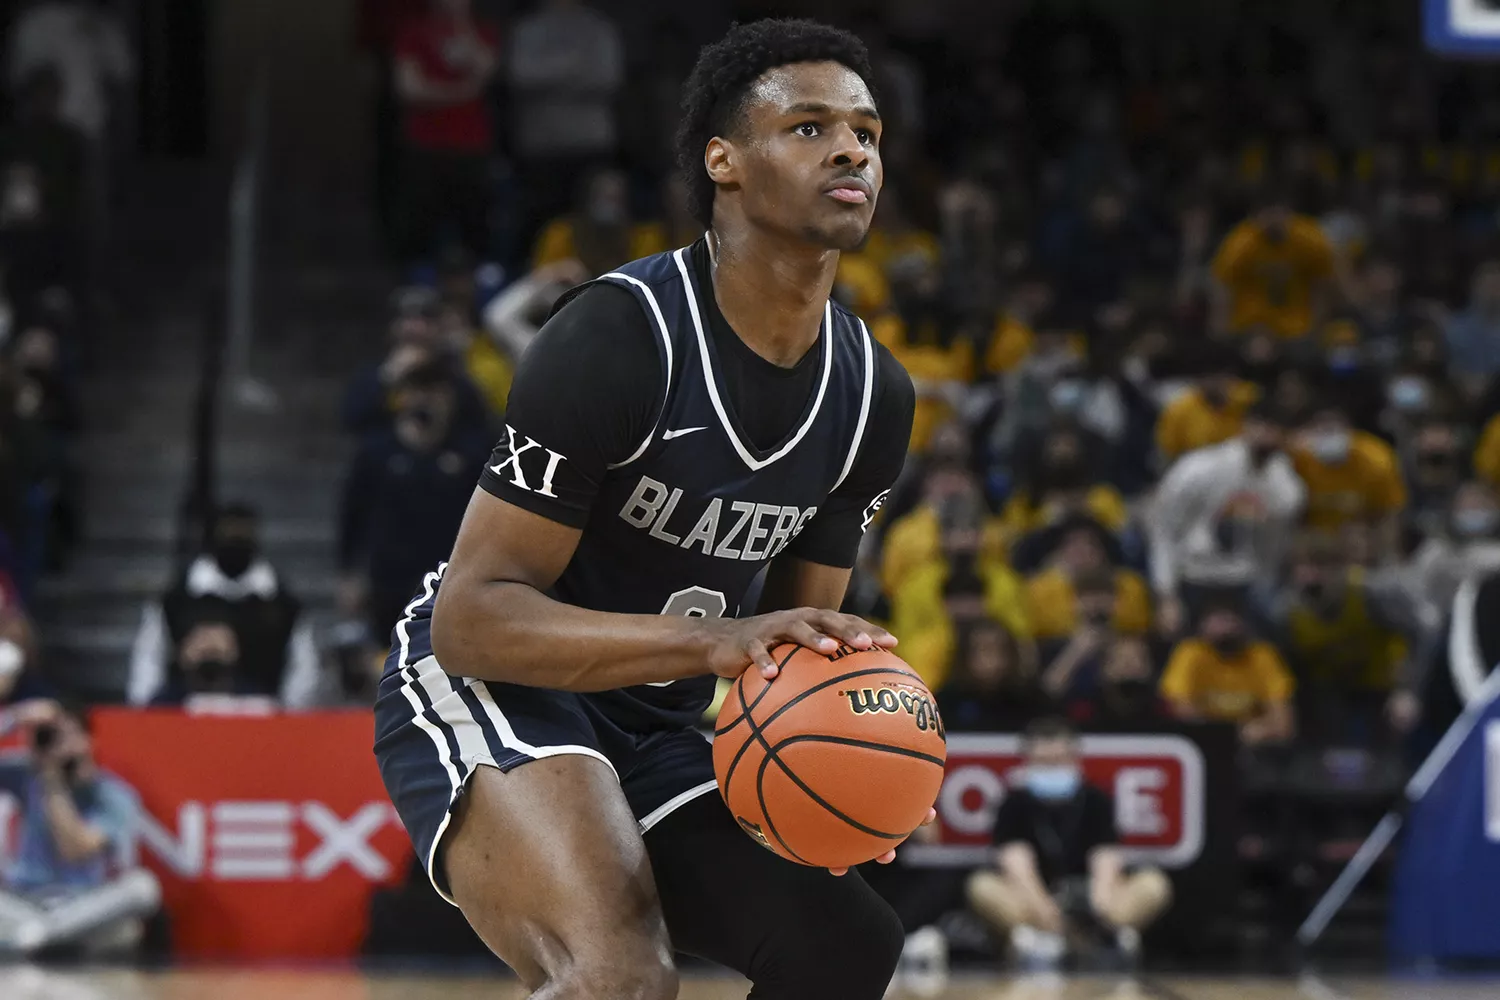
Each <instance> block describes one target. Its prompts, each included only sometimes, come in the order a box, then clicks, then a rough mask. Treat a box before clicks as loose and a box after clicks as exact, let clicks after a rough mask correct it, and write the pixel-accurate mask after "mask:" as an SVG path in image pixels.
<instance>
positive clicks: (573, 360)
mask: <svg viewBox="0 0 1500 1000" xmlns="http://www.w3.org/2000/svg"><path fill="white" fill-rule="evenodd" d="M656 339H657V338H656V333H655V330H654V329H653V324H652V321H651V320H650V319H649V318H647V316H646V311H645V309H644V307H643V304H642V303H641V302H640V301H639V300H638V299H637V298H636V296H635V294H634V293H633V292H631V291H630V289H629V288H626V287H625V286H624V285H621V284H617V283H615V282H613V281H594V282H591V283H590V284H587V285H583V286H581V287H579V288H576V289H574V290H572V291H570V292H568V293H567V294H566V295H564V296H563V298H562V299H561V300H560V302H559V304H558V306H557V307H556V308H555V309H554V310H553V313H552V315H551V316H550V317H548V319H547V322H546V323H544V324H542V329H541V332H540V333H539V334H538V336H537V340H536V342H535V343H533V344H532V346H531V348H529V349H528V350H527V352H526V354H525V356H524V357H523V358H522V361H521V363H522V365H525V364H526V363H527V362H528V361H529V360H530V359H531V358H532V356H533V354H535V353H537V349H538V348H542V349H543V350H544V351H545V352H547V353H553V352H558V353H563V352H566V353H567V354H568V355H569V357H568V358H567V360H568V362H569V363H570V364H577V362H578V360H579V358H580V357H587V358H588V359H589V360H590V362H591V367H595V366H598V365H599V364H600V363H607V362H608V361H610V360H613V359H614V358H616V357H617V356H618V355H621V354H625V355H635V354H640V355H645V354H648V353H649V355H650V357H651V358H652V359H653V363H654V359H655V358H656ZM573 352H578V353H573Z"/></svg>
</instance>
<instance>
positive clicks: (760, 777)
mask: <svg viewBox="0 0 1500 1000" xmlns="http://www.w3.org/2000/svg"><path fill="white" fill-rule="evenodd" d="M762 742H764V741H762ZM772 759H773V758H772V757H771V755H770V754H766V756H765V757H763V758H761V762H760V771H759V772H757V773H756V775H755V796H756V798H758V799H759V800H760V815H761V818H762V819H764V820H765V821H766V829H768V830H770V831H771V836H773V837H775V838H776V842H777V843H778V844H780V845H781V847H782V849H783V850H785V851H786V852H787V853H788V854H790V855H791V856H792V857H793V858H794V859H795V860H797V861H800V862H801V863H802V864H804V865H812V862H811V861H808V860H807V859H806V858H804V857H803V856H802V855H800V854H798V853H797V852H796V851H794V850H792V845H791V844H788V843H787V842H786V839H785V838H784V837H782V835H781V832H780V831H779V830H777V829H776V821H775V820H774V819H772V818H771V810H770V809H769V808H767V807H766V768H768V767H770V766H771V761H772ZM776 763H777V764H778V765H781V769H782V770H783V771H784V770H786V766H785V765H782V764H781V761H777V762H776ZM792 780H793V781H796V780H797V779H796V778H795V777H794V778H793V779H792Z"/></svg>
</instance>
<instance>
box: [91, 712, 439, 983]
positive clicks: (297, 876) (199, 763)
mask: <svg viewBox="0 0 1500 1000" xmlns="http://www.w3.org/2000/svg"><path fill="white" fill-rule="evenodd" d="M373 742H374V720H373V718H372V717H371V715H370V713H369V712H366V711H347V712H342V711H337V712H314V713H295V714H293V713H289V714H285V715H271V716H263V717H229V718H226V717H222V716H204V715H196V716H195V715H185V714H183V713H181V712H177V711H171V710H151V711H137V710H127V709H102V710H100V711H98V712H96V713H95V714H94V745H95V753H96V755H97V756H98V758H99V761H100V763H101V764H102V765H103V766H104V767H106V768H108V769H109V770H111V771H114V772H115V773H116V774H118V775H120V777H122V778H124V779H125V780H126V781H128V782H129V783H130V784H131V785H132V786H134V787H135V789H136V791H137V792H139V793H140V796H141V801H142V803H143V804H144V806H145V812H146V814H147V815H146V817H145V822H144V827H143V829H142V831H141V840H140V853H141V858H142V860H143V861H144V863H145V864H146V865H147V866H148V867H149V868H151V869H152V870H153V871H155V872H156V874H157V875H158V876H159V877H160V879H161V882H162V889H163V893H164V897H165V902H166V907H167V911H168V914H169V915H170V917H171V922H172V933H173V938H174V941H173V943H174V946H175V948H176V951H177V953H178V954H179V955H181V956H184V957H194V958H341V957H347V956H351V955H354V954H356V953H357V952H358V950H359V947H360V943H361V942H362V941H363V939H364V936H365V931H366V925H367V921H368V913H369V902H370V895H371V893H372V892H373V891H374V889H375V888H376V887H377V886H379V885H382V884H390V883H394V882H398V881H400V880H401V878H402V877H403V875H404V874H405V871H406V867H407V864H408V860H409V858H410V856H411V845H410V842H409V841H408V840H407V838H406V833H405V831H404V830H403V829H402V828H401V824H400V822H399V821H398V820H397V818H396V813H395V810H394V809H393V808H392V806H391V804H390V800H389V799H387V797H386V794H385V789H384V787H383V786H382V785H381V782H380V774H379V772H378V771H377V770H376V767H375V758H374V756H373V754H372V753H371V749H370V748H371V746H372V744H373Z"/></svg>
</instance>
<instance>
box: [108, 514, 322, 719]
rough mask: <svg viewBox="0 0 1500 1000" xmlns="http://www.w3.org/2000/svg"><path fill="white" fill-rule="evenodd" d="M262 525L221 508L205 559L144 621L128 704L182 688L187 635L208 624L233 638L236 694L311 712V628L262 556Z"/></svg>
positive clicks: (314, 681) (318, 669)
mask: <svg viewBox="0 0 1500 1000" xmlns="http://www.w3.org/2000/svg"><path fill="white" fill-rule="evenodd" d="M259 536H260V529H259V518H258V516H257V514H256V512H255V510H254V509H253V508H251V507H248V506H245V505H243V504H227V505H225V506H224V507H222V508H220V509H219V511H218V513H217V514H216V515H215V516H214V519H213V523H212V524H211V526H210V527H209V532H208V545H207V551H204V552H202V553H200V554H199V555H198V556H197V557H195V558H194V559H193V561H192V562H191V563H189V564H188V567H187V569H186V570H185V571H184V572H183V573H182V574H181V575H180V576H179V577H178V578H177V580H176V581H175V582H174V583H173V584H172V586H171V587H170V588H168V590H167V592H166V593H165V594H164V595H162V598H161V600H160V601H158V602H156V603H153V604H151V605H149V606H148V607H147V608H146V610H145V613H144V614H143V615H142V618H141V626H140V629H139V630H138V631H137V632H136V636H135V644H134V646H133V647H132V649H131V655H130V678H129V680H128V682H127V684H126V697H127V699H128V700H129V702H130V704H132V705H146V704H150V703H151V702H153V701H155V700H157V698H158V697H160V696H161V695H162V694H163V692H164V691H166V690H168V689H170V688H172V687H173V685H174V683H176V682H177V681H180V679H181V678H180V677H178V676H177V673H176V668H177V667H178V666H180V664H179V662H178V657H179V655H180V652H181V649H182V645H183V642H184V641H185V640H186V639H187V637H188V634H189V633H190V632H191V631H192V630H193V629H194V628H196V627H197V626H198V625H199V624H200V623H202V622H204V621H216V622H222V623H226V624H228V625H229V626H230V629H231V631H232V632H233V634H234V643H235V649H236V654H237V655H236V656H235V657H234V658H233V659H234V660H235V661H236V662H237V663H238V672H237V675H236V681H237V683H236V689H237V690H238V691H240V693H244V694H251V693H253V694H259V695H265V696H267V697H273V698H275V699H277V700H278V701H279V702H280V703H281V704H282V705H283V706H285V707H286V708H293V709H301V708H310V707H312V706H313V705H314V704H316V702H317V700H318V695H319V689H320V687H321V685H322V666H321V664H320V663H319V660H318V649H317V645H316V643H315V642H314V641H313V634H312V626H311V624H310V623H309V622H308V621H307V620H306V619H305V618H304V616H303V614H302V606H301V604H300V602H298V600H297V598H296V597H295V596H293V594H292V593H291V591H290V590H289V589H288V588H287V586H286V583H285V582H284V581H283V580H282V579H281V574H280V573H278V572H277V571H276V568H275V567H274V566H272V565H271V564H270V562H268V561H267V560H266V559H265V558H264V557H262V556H261V554H260V537H259Z"/></svg>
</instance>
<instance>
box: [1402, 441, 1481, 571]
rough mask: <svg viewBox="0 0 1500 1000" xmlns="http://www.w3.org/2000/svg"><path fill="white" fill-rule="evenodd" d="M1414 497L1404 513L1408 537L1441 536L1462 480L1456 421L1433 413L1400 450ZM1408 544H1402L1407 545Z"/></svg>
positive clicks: (1445, 528) (1404, 523)
mask: <svg viewBox="0 0 1500 1000" xmlns="http://www.w3.org/2000/svg"><path fill="white" fill-rule="evenodd" d="M1401 458H1402V465H1403V467H1404V475H1405V478H1406V481H1407V482H1408V483H1410V484H1411V497H1410V500H1409V501H1408V503H1407V505H1406V509H1405V510H1404V511H1403V512H1402V514H1401V524H1402V527H1403V528H1404V529H1405V531H1404V535H1405V537H1407V538H1427V537H1430V536H1433V535H1442V534H1445V533H1446V532H1447V529H1448V515H1449V512H1450V511H1451V510H1452V508H1453V497H1454V494H1455V493H1456V492H1457V491H1458V488H1459V486H1460V485H1461V484H1462V483H1463V478H1464V467H1465V466H1466V465H1467V464H1468V463H1467V461H1466V459H1465V456H1464V453H1463V432H1462V430H1461V429H1460V428H1459V427H1458V425H1456V424H1455V423H1454V422H1453V421H1451V420H1448V419H1446V418H1445V417H1442V416H1430V417H1428V418H1426V419H1424V420H1423V421H1422V422H1421V423H1420V424H1418V425H1417V426H1416V427H1415V429H1414V430H1413V431H1412V433H1411V436H1410V437H1409V439H1408V440H1407V442H1406V447H1404V448H1403V449H1402V450H1401ZM1404 547H1405V546H1403V548H1404Z"/></svg>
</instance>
